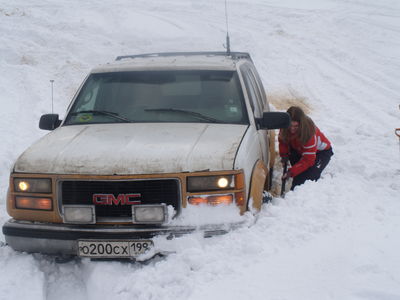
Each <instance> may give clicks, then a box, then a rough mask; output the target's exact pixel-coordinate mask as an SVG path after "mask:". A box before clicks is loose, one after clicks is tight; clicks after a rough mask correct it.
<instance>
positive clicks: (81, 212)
mask: <svg viewBox="0 0 400 300" xmlns="http://www.w3.org/2000/svg"><path fill="white" fill-rule="evenodd" d="M63 212H64V215H63V218H64V223H73V224H94V223H96V214H95V208H94V205H64V206H63Z"/></svg>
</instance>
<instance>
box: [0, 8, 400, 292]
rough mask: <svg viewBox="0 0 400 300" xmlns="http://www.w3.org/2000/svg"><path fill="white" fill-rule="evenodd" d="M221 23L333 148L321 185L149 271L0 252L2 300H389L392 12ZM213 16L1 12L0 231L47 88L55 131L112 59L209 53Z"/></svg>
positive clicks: (157, 11) (392, 266)
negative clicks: (13, 176)
mask: <svg viewBox="0 0 400 300" xmlns="http://www.w3.org/2000/svg"><path fill="white" fill-rule="evenodd" d="M228 8H229V20H230V24H229V31H230V34H231V43H232V50H237V51H249V52H250V53H251V55H252V57H253V60H254V62H255V64H256V66H257V68H258V70H259V72H260V74H261V77H262V78H263V80H264V83H265V86H266V89H267V94H268V96H269V97H270V99H271V102H272V103H273V104H274V106H275V107H276V108H277V109H280V110H285V109H286V108H287V106H288V105H289V104H290V103H293V102H296V103H300V104H302V105H304V106H305V107H306V108H307V109H308V110H309V113H310V115H311V117H312V118H313V120H314V121H315V122H316V123H317V125H318V126H319V128H320V129H321V130H322V131H323V132H324V133H325V134H326V136H327V137H328V138H329V139H330V140H331V141H332V143H333V145H334V148H333V149H334V152H335V155H334V156H333V158H332V161H331V163H330V164H329V165H328V167H327V169H326V170H325V172H324V174H323V178H322V179H321V180H320V181H319V182H317V183H314V182H308V183H306V184H305V185H303V186H301V187H298V188H297V189H296V191H294V192H289V193H287V195H286V197H285V198H284V199H280V198H275V199H274V200H273V203H271V204H268V205H266V206H264V207H263V210H262V212H261V213H260V215H259V216H258V218H257V219H256V220H254V222H249V223H248V224H247V225H246V226H243V227H242V228H240V229H237V230H234V231H232V232H231V233H229V234H227V235H224V236H219V237H214V238H210V239H204V238H202V237H201V235H200V234H193V235H189V236H185V237H182V238H179V239H175V240H172V241H165V240H161V239H160V240H159V241H157V243H159V244H160V245H162V244H163V243H165V245H167V246H168V247H169V249H171V250H173V251H175V253H172V254H170V255H168V256H167V257H166V258H163V259H154V260H152V261H150V262H148V263H147V264H144V263H136V264H132V263H121V262H91V261H89V260H85V259H84V260H81V261H79V260H74V261H71V262H68V263H65V264H57V263H55V262H54V261H53V260H51V259H50V258H48V257H45V256H42V255H28V254H25V253H17V252H14V251H12V250H11V249H10V248H9V247H5V246H4V245H1V246H0V299H20V298H29V299H45V298H46V299H71V298H75V299H103V298H111V299H114V298H117V299H206V298H209V299H217V298H218V299H318V300H320V299H351V300H353V299H354V300H359V299H369V300H372V299H385V300H393V299H400V271H399V270H400V255H399V253H398V249H399V246H400V240H399V230H400V201H399V198H400V197H399V194H400V180H399V177H400V161H399V160H400V153H399V140H398V138H397V137H396V136H395V135H394V128H396V127H399V126H400V111H399V110H398V105H399V98H400V97H399V96H400V92H399V91H400V83H399V80H398V78H399V77H400V58H399V55H398V53H400V38H399V35H398V33H399V32H400V21H399V20H400V18H399V17H400V5H399V2H398V1H394V0H382V1H373V0H365V1H358V0H330V1H328V0H326V1H316V0H304V1H294V0H284V1H276V0H264V1H262V0H249V1H243V0H235V1H228ZM224 15H225V13H224V2H223V1H218V2H216V1H205V0H196V1H195V0H192V1H183V0H174V1H168V2H166V1H161V0H156V1H151V2H149V1H140V0H137V1H126V0H116V1H113V2H112V3H111V2H100V1H95V0H88V1H84V2H82V1H76V0H72V1H71V0H70V1H66V0H61V1H54V0H42V1H38V0H31V1H26V0H25V1H24V0H15V1H1V5H0V28H1V35H0V45H1V47H0V54H1V55H0V67H1V70H2V75H1V76H0V88H1V95H0V101H1V105H2V108H3V111H2V113H1V118H0V135H1V137H2V147H0V170H1V172H0V194H1V195H2V196H1V197H0V223H4V222H5V221H6V220H7V219H8V216H7V213H6V210H5V194H6V190H7V186H8V174H9V170H10V168H11V167H12V164H13V162H14V161H15V159H16V158H17V157H18V156H19V155H20V154H21V153H22V151H24V150H25V149H26V148H27V147H28V146H29V145H30V144H32V143H33V142H34V141H35V140H37V139H38V138H39V137H41V136H43V135H44V134H46V132H44V131H41V130H39V129H38V127H37V124H38V119H39V117H40V115H41V114H43V113H48V112H49V110H50V109H51V102H50V99H51V97H50V95H51V94H50V82H49V80H51V79H54V80H55V112H58V113H60V115H61V118H62V117H63V112H64V111H65V110H66V108H67V106H68V103H69V100H70V99H71V98H72V96H73V95H74V93H75V91H76V89H77V88H78V86H79V84H80V82H81V81H82V80H83V78H84V77H85V76H86V74H87V72H88V71H89V70H90V69H91V68H93V67H96V66H97V65H100V64H103V63H104V62H107V61H111V60H113V59H114V58H115V57H116V56H118V55H126V54H138V53H148V52H158V51H199V50H222V43H223V42H224V38H225V19H224ZM277 173H278V172H277ZM0 241H1V242H4V236H3V235H0Z"/></svg>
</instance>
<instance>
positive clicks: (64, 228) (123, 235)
mask: <svg viewBox="0 0 400 300" xmlns="http://www.w3.org/2000/svg"><path fill="white" fill-rule="evenodd" d="M242 224H243V223H242V222H240V223H234V224H229V225H223V226H218V225H206V226H200V227H194V226H168V227H165V226H159V227H156V226H153V227H150V226H137V225H136V226H133V225H130V226H127V225H66V224H51V223H37V222H27V221H17V220H14V219H10V220H9V221H8V222H7V223H5V224H4V226H3V234H4V235H5V239H6V242H7V244H8V245H9V246H11V248H13V249H14V250H16V251H25V252H29V253H43V254H54V255H77V253H78V240H80V239H94V240H95V239H98V240H105V239H108V240H135V239H151V238H153V237H155V236H160V235H163V236H166V237H167V238H168V239H171V238H173V237H178V236H182V235H184V234H189V233H193V232H202V233H203V235H204V237H211V236H214V235H221V234H225V233H227V232H228V231H229V230H232V229H235V228H238V227H240V226H241V225H242Z"/></svg>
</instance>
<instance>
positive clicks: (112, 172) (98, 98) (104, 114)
mask: <svg viewBox="0 0 400 300" xmlns="http://www.w3.org/2000/svg"><path fill="white" fill-rule="evenodd" d="M288 124H289V116H288V115H287V114H286V113H280V112H269V106H268V102H267V99H266V95H265V92H264V88H263V86H262V83H261V80H260V78H259V75H258V73H257V71H256V69H255V67H254V65H253V63H252V61H251V58H250V56H249V54H247V53H238V52H233V53H229V55H228V54H227V53H222V52H200V53H155V54H143V55H134V56H122V57H118V58H117V60H116V61H115V62H113V63H110V64H107V65H104V66H101V67H99V68H96V69H94V70H92V71H91V72H90V74H89V76H88V77H87V78H86V80H85V81H84V83H83V84H82V86H81V87H80V89H79V91H78V92H77V94H76V96H75V97H74V99H73V100H72V102H71V104H70V106H69V107H68V111H67V114H66V117H65V120H63V121H61V120H59V118H58V115H55V114H47V115H43V116H42V118H41V120H40V124H39V127H40V128H41V129H47V130H52V131H51V132H50V133H49V134H47V135H46V136H44V137H43V138H41V139H40V140H39V141H37V142H36V143H35V144H33V145H32V146H31V147H29V148H28V149H27V150H26V151H25V152H24V153H23V154H22V155H21V156H20V157H19V158H18V160H17V161H16V163H15V166H14V168H13V171H12V173H11V178H10V188H9V192H8V198H7V208H8V213H9V215H10V216H11V217H12V219H10V220H9V221H8V222H7V223H6V224H5V225H4V226H3V233H4V235H5V237H6V241H7V243H8V244H9V245H10V246H11V247H12V248H13V249H15V250H19V251H27V252H41V253H48V254H66V255H79V256H88V257H110V258H116V257H117V258H133V257H135V256H137V255H139V254H141V253H143V252H145V251H146V250H148V249H149V248H151V247H152V246H153V240H152V239H153V237H154V236H157V235H163V234H168V235H172V236H174V235H180V234H184V233H189V232H193V231H194V230H198V229H199V228H196V226H183V225H176V224H175V225H174V222H171V220H173V219H177V218H179V217H180V216H181V215H182V214H185V208H187V207H189V206H193V207H194V205H203V206H207V205H209V206H210V207H216V206H231V207H235V208H236V207H237V214H238V215H240V214H243V213H244V212H245V211H246V210H248V209H249V207H248V206H249V203H251V205H252V206H253V208H254V209H255V210H259V209H260V208H261V205H262V203H263V191H264V189H265V187H266V186H268V182H269V175H270V170H271V168H272V166H273V163H272V161H271V155H273V154H274V153H275V149H274V146H273V142H274V138H273V131H271V132H269V131H267V129H277V128H281V127H287V126H288ZM270 149H271V150H270ZM250 199H251V201H250ZM222 222H223V216H221V223H222ZM224 228H225V229H224V230H223V231H225V230H226V227H224ZM201 230H203V231H204V234H205V235H206V236H209V235H213V234H217V233H221V228H218V226H212V227H207V226H203V227H201Z"/></svg>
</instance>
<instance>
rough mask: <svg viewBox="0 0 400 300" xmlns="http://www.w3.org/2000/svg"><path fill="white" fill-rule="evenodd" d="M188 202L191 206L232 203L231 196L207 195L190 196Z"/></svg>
mask: <svg viewBox="0 0 400 300" xmlns="http://www.w3.org/2000/svg"><path fill="white" fill-rule="evenodd" d="M188 202H189V203H190V204H192V205H199V204H209V205H219V204H231V203H232V202H233V196H232V195H209V196H190V197H189V198H188Z"/></svg>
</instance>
